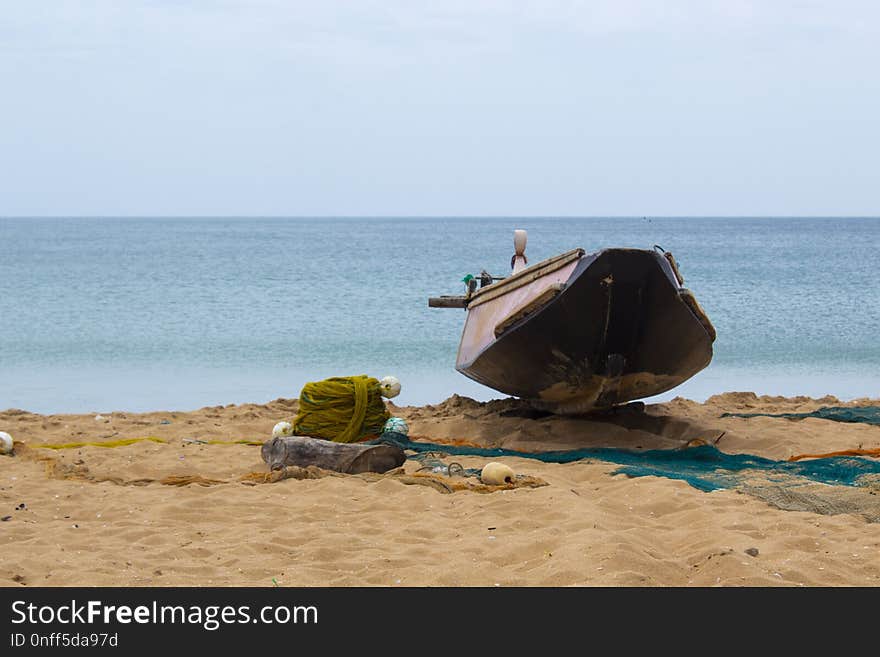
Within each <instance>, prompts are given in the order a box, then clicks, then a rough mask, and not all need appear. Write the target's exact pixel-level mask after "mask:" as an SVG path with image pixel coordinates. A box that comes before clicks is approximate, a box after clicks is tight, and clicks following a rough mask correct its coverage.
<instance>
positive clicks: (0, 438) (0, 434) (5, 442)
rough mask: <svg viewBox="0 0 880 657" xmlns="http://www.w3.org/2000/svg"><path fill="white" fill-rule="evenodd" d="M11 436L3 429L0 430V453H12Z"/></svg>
mask: <svg viewBox="0 0 880 657" xmlns="http://www.w3.org/2000/svg"><path fill="white" fill-rule="evenodd" d="M12 447H13V443H12V436H10V435H9V434H8V433H6V432H5V431H0V454H12Z"/></svg>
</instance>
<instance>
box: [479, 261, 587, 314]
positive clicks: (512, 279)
mask: <svg viewBox="0 0 880 657" xmlns="http://www.w3.org/2000/svg"><path fill="white" fill-rule="evenodd" d="M583 255H584V250H583V249H572V250H571V251H568V252H566V253H562V254H560V255H558V256H555V257H553V258H549V259H548V260H543V261H541V262H539V263H537V264H535V265H532V266H531V267H529V268H527V269H523V270H522V271H521V272H519V273H516V274H514V275H513V276H509V277H508V278H505V279H504V280H503V281H499V282H498V283H493V284H492V285H487V286H486V287H483V288H480V289H479V290H478V291H477V292H476V293H475V294H474V295H473V296H472V297H471V299H470V301H468V304H467V306H468V308H473V307H474V306H479V305H480V304H482V303H486V302H487V301H491V300H492V299H497V298H498V297H500V296H501V295H503V294H507V293H508V292H512V291H513V290H516V289H518V288H521V287H522V286H523V285H528V284H529V283H532V282H534V281H536V280H537V279H539V278H541V277H542V276H546V275H547V274H549V273H550V272H553V271H556V270H557V269H561V268H562V267H565V265H567V264H568V263H570V262H572V261H574V260H578V259H580V258H581V257H583Z"/></svg>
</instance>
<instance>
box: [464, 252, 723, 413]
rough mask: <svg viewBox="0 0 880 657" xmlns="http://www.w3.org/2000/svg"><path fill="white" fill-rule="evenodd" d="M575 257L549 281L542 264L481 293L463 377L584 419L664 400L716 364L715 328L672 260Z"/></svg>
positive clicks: (469, 326)
mask: <svg viewBox="0 0 880 657" xmlns="http://www.w3.org/2000/svg"><path fill="white" fill-rule="evenodd" d="M569 256H570V257H569V258H568V260H567V261H565V262H563V266H561V267H556V266H555V265H553V266H550V267H548V266H545V267H544V271H546V273H542V270H541V266H542V263H539V264H538V265H535V266H534V267H532V268H530V270H535V272H536V273H533V274H531V275H529V276H528V277H527V279H528V280H526V279H524V280H523V282H516V281H514V280H513V279H515V278H516V277H511V278H510V279H505V280H504V281H502V282H501V283H496V284H494V285H491V286H488V287H486V288H484V289H481V290H480V291H479V294H477V295H476V296H475V297H474V301H472V302H471V305H470V306H469V308H468V319H467V321H466V323H465V328H464V331H463V333H462V344H461V345H460V347H459V355H458V361H457V363H456V369H457V370H458V371H459V372H461V373H462V374H464V375H466V376H468V377H470V378H472V379H474V380H476V381H479V382H480V383H482V384H484V385H487V386H489V387H490V388H494V389H495V390H498V391H500V392H503V393H507V394H509V395H514V396H517V397H522V398H526V399H530V400H533V401H534V403H535V404H536V405H538V406H543V407H544V408H547V409H549V410H553V411H556V412H562V413H580V412H586V411H589V410H591V409H599V408H607V407H610V406H613V405H616V404H621V403H625V402H627V401H631V400H634V399H640V398H643V397H649V396H651V395H656V394H659V393H661V392H665V391H667V390H669V389H671V388H674V387H675V386H677V385H679V384H681V383H682V382H684V381H686V380H687V379H689V378H690V377H692V376H693V375H694V374H696V373H697V372H699V371H700V370H702V369H703V368H705V367H706V366H707V365H708V364H709V362H710V361H711V359H712V342H713V340H714V338H715V334H714V329H713V328H712V325H711V323H710V322H709V320H708V318H707V317H706V316H705V313H703V311H702V309H701V308H700V307H699V304H697V303H696V300H695V299H694V298H693V295H691V294H690V292H689V291H687V290H686V289H684V288H683V287H682V286H681V285H680V283H679V281H678V279H677V277H676V271H675V270H673V267H672V265H671V264H670V261H669V260H667V258H666V257H664V256H663V255H662V254H660V253H658V252H656V251H649V250H641V249H606V250H604V251H600V252H597V253H593V254H583V252H578V253H575V252H572V253H571V254H569ZM571 256H573V257H571ZM558 258H563V256H559V257H558ZM551 260H552V259H551ZM546 262H548V263H549V262H551V261H546ZM554 267H555V269H554ZM530 270H526V272H528V271H530ZM526 272H521V273H520V274H518V275H517V276H520V277H522V274H524V273H526ZM554 277H555V278H554ZM551 279H553V280H551ZM504 286H507V287H508V288H510V289H511V291H510V292H508V293H506V292H504V289H505V287H504ZM493 288H496V289H495V290H493ZM490 292H491V294H490ZM478 300H479V302H477V301H478ZM475 302H477V303H475Z"/></svg>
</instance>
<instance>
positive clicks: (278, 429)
mask: <svg viewBox="0 0 880 657" xmlns="http://www.w3.org/2000/svg"><path fill="white" fill-rule="evenodd" d="M292 435H293V425H292V424H291V423H290V422H279V423H278V424H276V425H275V426H274V427H273V428H272V437H273V438H285V437H287V436H292Z"/></svg>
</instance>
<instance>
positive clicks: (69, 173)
mask: <svg viewBox="0 0 880 657" xmlns="http://www.w3.org/2000/svg"><path fill="white" fill-rule="evenodd" d="M878 65H880V5H878V4H877V3H876V2H873V1H861V0H837V1H833V2H832V1H808V0H807V1H800V2H794V1H785V0H762V1H761V0H758V1H751V0H742V1H740V0H729V1H724V2H722V1H713V0H665V1H662V0H658V1H650V0H607V1H606V0H595V1H592V2H580V1H573V0H572V1H562V0H542V1H540V2H535V1H521V2H505V1H501V0H496V1H486V0H443V1H437V0H434V1H432V2H422V1H419V0H387V1H371V0H358V1H351V2H340V1H336V0H324V1H315V2H299V1H297V0H246V1H245V0H216V1H208V0H189V1H187V0H177V1H174V0H165V1H152V2H149V1H145V0H141V1H138V0H80V1H78V2H75V1H65V0H27V1H23V0H0V216H58V215H60V216H67V215H101V216H151V215H159V216H183V215H187V216H192V215H199V216H217V215H220V216H251V215H256V216H266V215H279V216H327V215H336V216H338V215H345V216H377V215H394V216H398V215H430V216H447V215H468V216H482V215H494V216H499V215H515V216H526V215H542V216H609V215H611V216H643V215H654V216H662V215H685V216H686V215H697V216H707V215H761V216H766V215H787V216H798V215H870V216H876V215H878V214H880V166H878V160H880V75H878Z"/></svg>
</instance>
